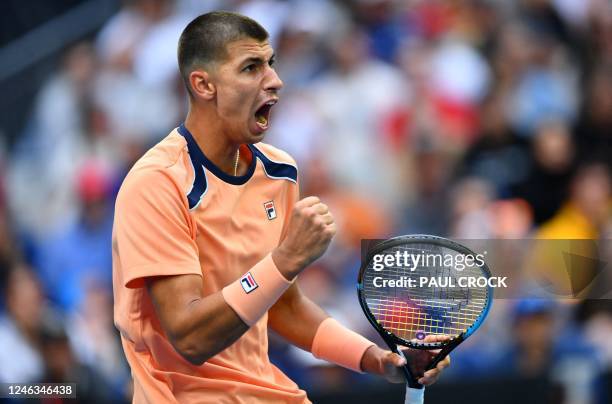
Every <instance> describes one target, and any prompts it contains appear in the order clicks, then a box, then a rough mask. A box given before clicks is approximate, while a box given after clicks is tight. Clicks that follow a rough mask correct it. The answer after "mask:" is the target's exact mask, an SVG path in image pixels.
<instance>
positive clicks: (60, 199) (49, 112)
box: [7, 43, 96, 235]
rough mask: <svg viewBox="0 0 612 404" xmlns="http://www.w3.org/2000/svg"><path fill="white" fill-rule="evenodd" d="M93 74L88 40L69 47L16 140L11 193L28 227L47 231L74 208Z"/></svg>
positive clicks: (17, 212) (19, 219)
mask: <svg viewBox="0 0 612 404" xmlns="http://www.w3.org/2000/svg"><path fill="white" fill-rule="evenodd" d="M95 74H96V55H95V54H94V53H93V50H92V48H91V47H90V46H89V45H88V44H87V43H80V44H77V45H75V46H74V47H72V48H70V49H69V50H68V52H67V53H66V56H65V58H64V62H63V65H62V67H61V70H59V72H58V73H57V74H55V75H54V76H53V77H51V78H50V79H49V80H48V81H47V82H46V83H45V84H44V86H43V88H42V89H41V91H40V93H39V95H38V97H37V99H36V103H35V107H34V111H33V114H32V121H31V124H30V125H29V127H28V128H27V130H26V132H25V134H24V137H23V138H21V139H20V140H19V141H18V143H17V145H16V146H15V150H14V154H13V156H12V162H11V163H12V166H11V169H10V171H9V176H8V181H9V182H8V186H9V187H10V189H11V192H10V193H8V194H7V196H8V197H9V198H10V207H11V211H12V212H14V213H15V218H16V221H17V224H18V225H19V226H22V228H23V229H25V231H27V232H29V233H33V234H35V235H40V234H44V232H45V231H46V230H48V229H49V228H51V227H53V226H55V225H57V223H61V222H62V221H64V220H68V219H69V218H70V215H71V213H72V212H73V211H74V209H75V206H74V200H73V199H72V189H71V184H72V180H73V178H74V176H75V172H76V171H77V167H78V165H79V164H80V161H81V158H82V155H83V153H84V152H85V150H86V149H87V144H86V143H85V132H86V130H87V127H86V126H87V117H88V111H89V110H90V109H91V107H92V102H91V84H92V80H93V77H94V76H95ZM33 189H35V190H36V192H35V195H36V197H35V198H34V197H32V192H33V191H32V190H33Z"/></svg>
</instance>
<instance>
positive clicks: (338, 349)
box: [269, 286, 374, 372]
mask: <svg viewBox="0 0 612 404" xmlns="http://www.w3.org/2000/svg"><path fill="white" fill-rule="evenodd" d="M269 325H270V327H271V328H272V329H273V330H274V331H276V332H277V333H278V334H280V335H281V336H283V337H284V338H285V339H286V340H288V341H289V342H291V343H292V344H293V345H296V346H298V347H300V348H302V349H304V350H306V351H309V352H312V354H313V355H314V356H315V357H317V358H319V359H324V360H327V361H329V362H332V363H335V364H337V365H340V366H343V367H345V368H348V369H352V370H355V371H358V372H361V371H364V370H370V368H369V365H370V363H369V362H368V363H367V365H368V368H365V367H364V366H363V365H364V363H363V356H364V353H365V352H366V350H368V348H370V347H371V346H373V345H374V343H372V342H370V341H368V340H367V339H366V338H364V337H362V336H361V335H359V334H357V333H355V332H353V331H351V330H349V329H348V328H346V327H344V326H342V325H341V324H340V323H338V322H337V321H336V320H334V319H332V318H330V317H329V316H328V315H327V314H326V313H325V312H324V311H323V309H321V308H320V307H319V306H318V305H317V304H315V303H314V302H312V301H311V300H310V299H308V298H307V297H306V296H304V295H303V294H302V293H301V292H300V290H299V288H298V287H297V286H293V287H292V288H290V289H289V290H288V291H287V292H286V293H285V295H284V296H283V297H282V299H280V300H279V301H278V302H277V304H276V305H274V306H273V308H272V309H271V310H270V315H269Z"/></svg>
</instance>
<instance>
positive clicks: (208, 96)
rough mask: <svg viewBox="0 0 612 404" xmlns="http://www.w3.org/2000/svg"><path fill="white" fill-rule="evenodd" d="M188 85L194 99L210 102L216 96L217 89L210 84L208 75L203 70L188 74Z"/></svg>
mask: <svg viewBox="0 0 612 404" xmlns="http://www.w3.org/2000/svg"><path fill="white" fill-rule="evenodd" d="M189 85H190V86H191V92H192V94H193V96H194V97H196V98H202V99H204V100H206V101H210V100H212V99H213V98H215V95H216V94H217V87H216V86H215V85H214V83H212V81H211V77H210V74H209V73H208V72H207V71H205V70H194V71H192V72H191V73H189Z"/></svg>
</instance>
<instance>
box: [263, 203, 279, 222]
mask: <svg viewBox="0 0 612 404" xmlns="http://www.w3.org/2000/svg"><path fill="white" fill-rule="evenodd" d="M263 205H264V209H265V210H266V215H268V220H273V219H276V209H274V201H268V202H266V203H264V204H263Z"/></svg>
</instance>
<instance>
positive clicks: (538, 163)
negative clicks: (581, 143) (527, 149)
mask: <svg viewBox="0 0 612 404" xmlns="http://www.w3.org/2000/svg"><path fill="white" fill-rule="evenodd" d="M531 153H532V162H531V167H529V173H528V175H527V177H526V178H525V179H524V180H523V181H522V182H520V183H518V184H516V186H515V187H514V193H515V195H516V196H518V197H521V198H523V199H525V200H526V201H527V202H529V204H530V205H531V206H532V207H533V211H534V218H535V223H536V224H541V223H543V222H545V221H547V220H549V219H550V218H551V217H552V216H553V215H554V214H555V213H556V212H557V210H558V209H559V208H560V207H561V204H562V203H563V201H564V200H565V198H566V197H567V195H568V186H569V182H570V179H571V175H572V172H573V168H574V154H575V148H574V145H573V142H572V138H571V134H570V132H569V128H568V127H567V125H566V124H565V123H563V122H561V121H549V122H543V123H542V124H541V125H540V127H539V128H538V130H537V132H536V134H535V137H534V139H533V140H532V142H531Z"/></svg>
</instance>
